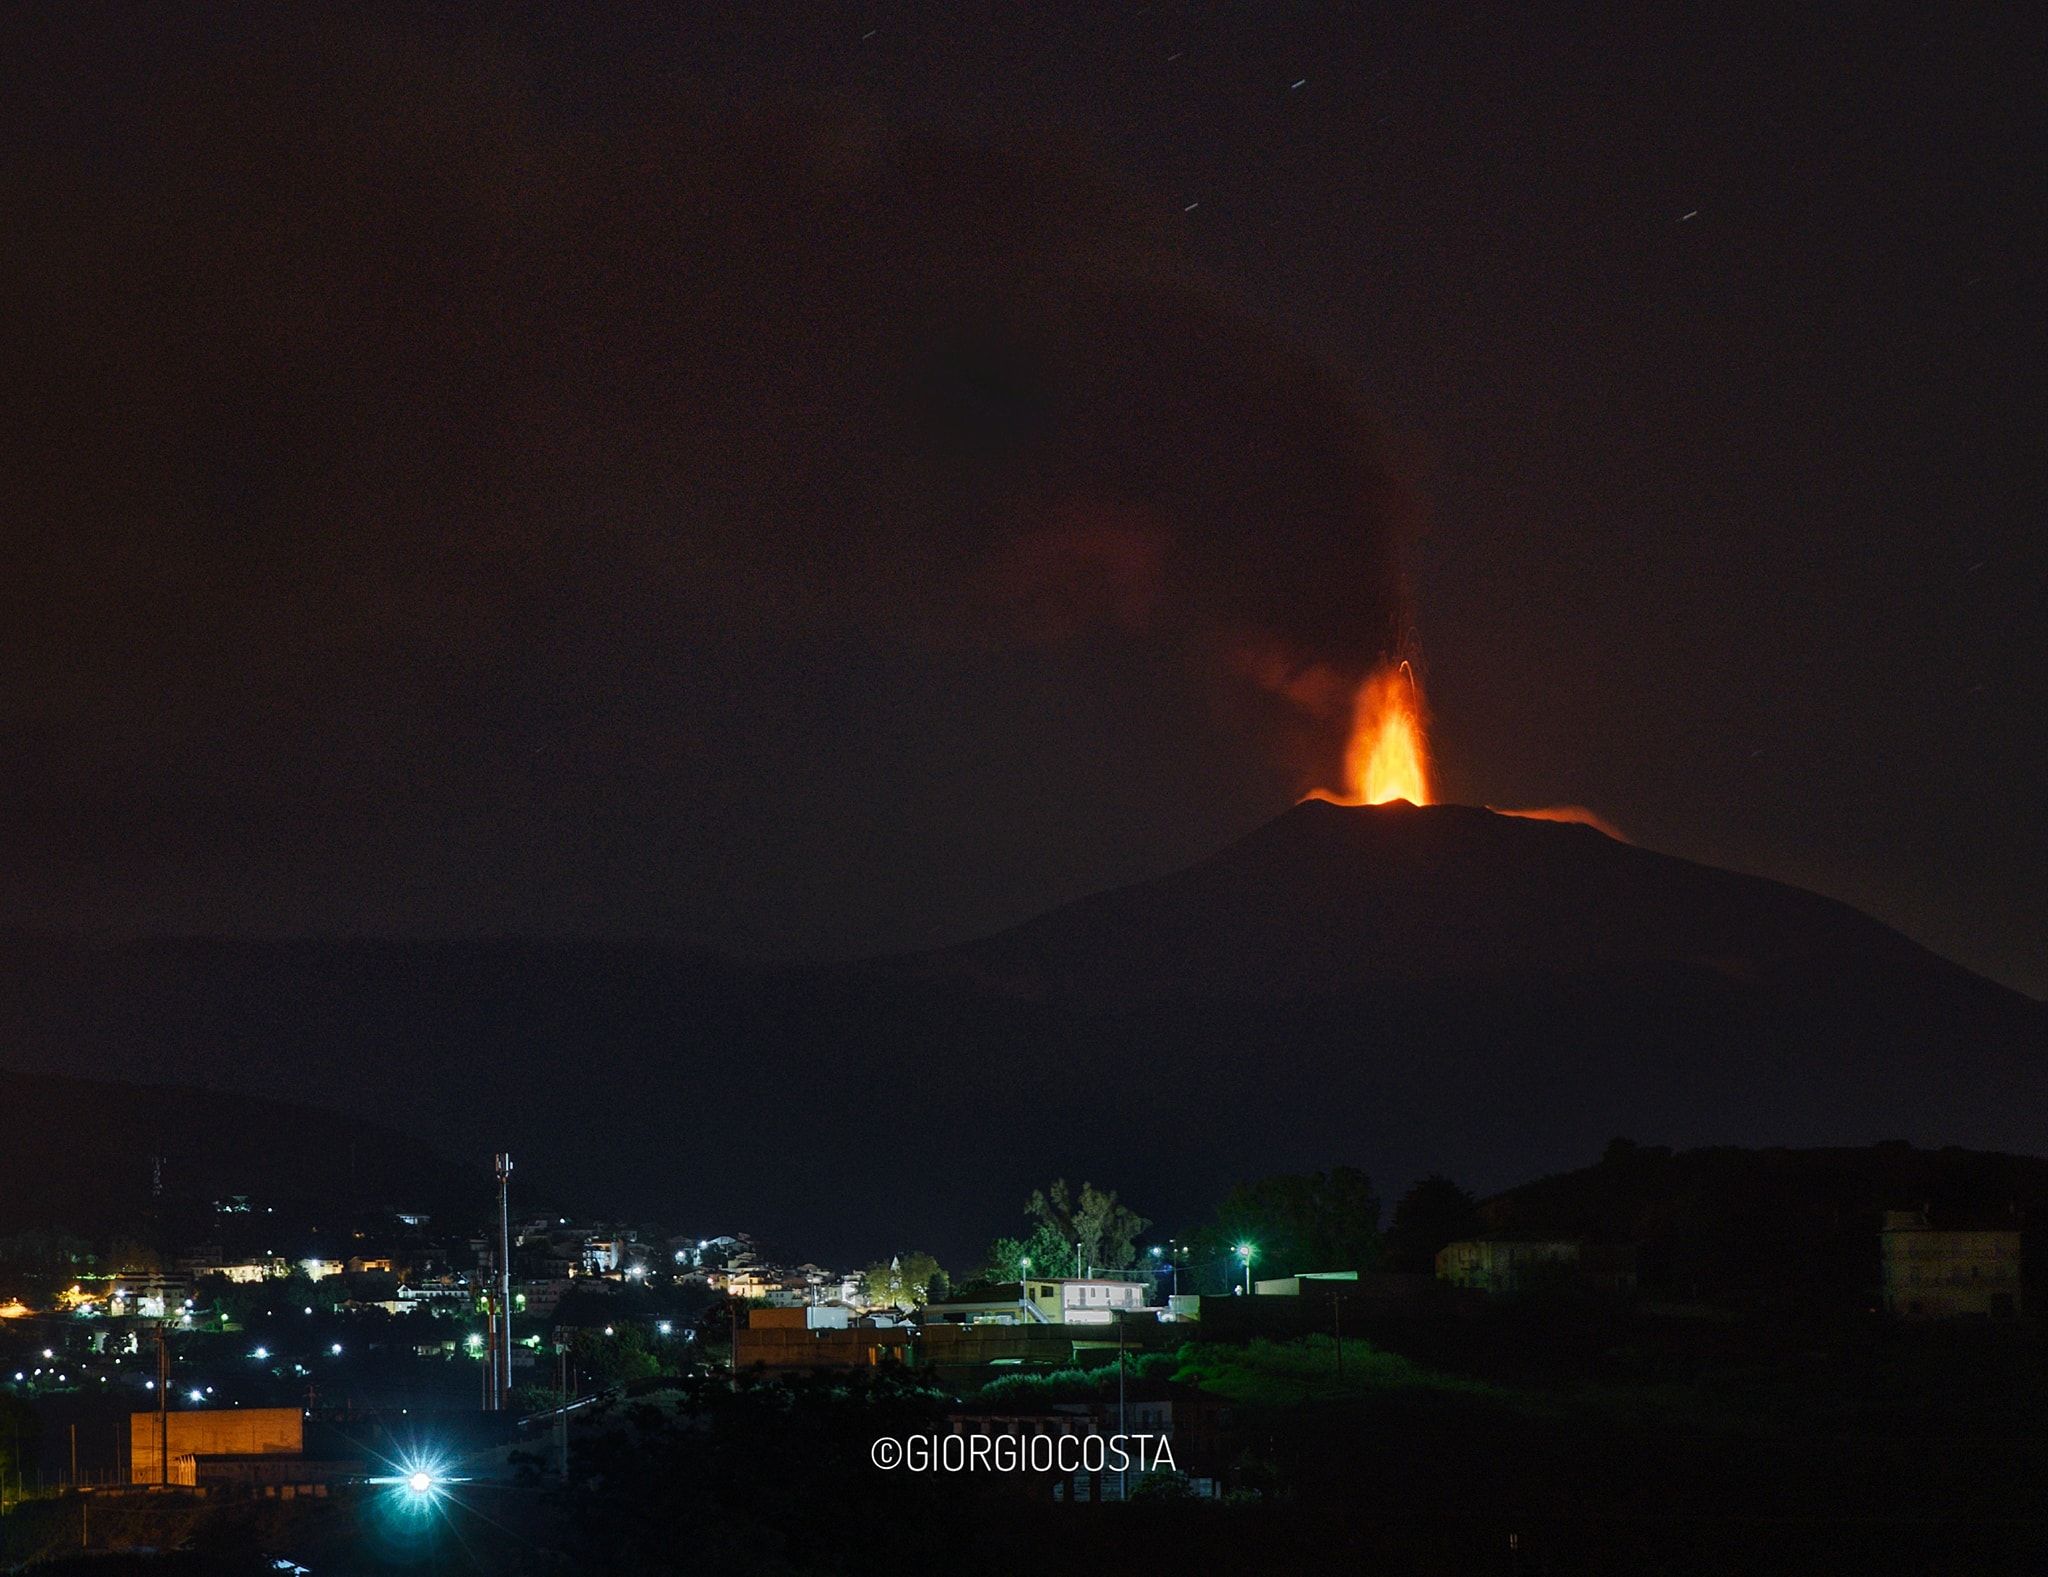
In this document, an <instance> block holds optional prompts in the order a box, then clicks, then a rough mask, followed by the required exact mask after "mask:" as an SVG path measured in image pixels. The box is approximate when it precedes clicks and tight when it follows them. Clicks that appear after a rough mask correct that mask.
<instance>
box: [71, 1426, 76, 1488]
mask: <svg viewBox="0 0 2048 1577" xmlns="http://www.w3.org/2000/svg"><path fill="white" fill-rule="evenodd" d="M71 1487H72V1488H73V1489H76V1488H78V1425H76V1424H73V1425H72V1426H71Z"/></svg>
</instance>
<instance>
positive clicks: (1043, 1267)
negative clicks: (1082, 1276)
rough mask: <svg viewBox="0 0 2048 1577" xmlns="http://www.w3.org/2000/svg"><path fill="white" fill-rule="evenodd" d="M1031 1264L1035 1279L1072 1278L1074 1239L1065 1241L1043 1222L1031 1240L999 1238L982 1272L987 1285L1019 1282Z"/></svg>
mask: <svg viewBox="0 0 2048 1577" xmlns="http://www.w3.org/2000/svg"><path fill="white" fill-rule="evenodd" d="M1027 1259H1028V1260H1030V1261H1031V1274H1033V1275H1034V1276H1069V1275H1072V1274H1073V1270H1074V1242H1073V1239H1071V1238H1067V1239H1064V1240H1063V1239H1062V1238H1061V1237H1060V1234H1059V1232H1058V1231H1057V1230H1056V1229H1055V1228H1054V1227H1052V1226H1050V1225H1048V1224H1047V1223H1045V1222H1043V1221H1041V1222H1039V1223H1038V1225H1037V1226H1035V1227H1033V1228H1032V1229H1031V1235H1030V1236H1029V1237H1021V1238H1009V1237H1005V1238H997V1239H996V1240H995V1241H994V1242H993V1243H991V1244H989V1246H988V1255H987V1258H986V1260H985V1262H984V1263H983V1265H982V1268H981V1276H982V1279H983V1280H985V1281H991V1282H1005V1281H1015V1280H1016V1279H1017V1278H1018V1274H1019V1272H1020V1270H1021V1268H1022V1266H1023V1263H1024V1261H1025V1260H1027Z"/></svg>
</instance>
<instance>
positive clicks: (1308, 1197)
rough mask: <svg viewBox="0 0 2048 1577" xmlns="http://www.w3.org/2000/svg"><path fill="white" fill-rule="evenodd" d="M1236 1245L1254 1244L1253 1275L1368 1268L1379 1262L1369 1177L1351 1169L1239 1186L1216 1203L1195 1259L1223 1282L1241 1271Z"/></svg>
mask: <svg viewBox="0 0 2048 1577" xmlns="http://www.w3.org/2000/svg"><path fill="white" fill-rule="evenodd" d="M1239 1243H1250V1244H1251V1245H1252V1246H1253V1249H1254V1258H1253V1270H1252V1275H1253V1277H1254V1278H1255V1279H1256V1278H1257V1277H1259V1276H1260V1275H1267V1276H1292V1275H1297V1274H1299V1273H1301V1272H1303V1271H1313V1270H1370V1269H1373V1268H1374V1267H1376V1266H1377V1265H1378V1264H1379V1262H1380V1201H1379V1196H1378V1195H1376V1194H1375V1193H1374V1192H1373V1191H1372V1179H1370V1178H1369V1177H1367V1176H1366V1175H1365V1173H1363V1172H1361V1171H1359V1170H1358V1169H1357V1168H1356V1167H1351V1166H1339V1167H1333V1168H1332V1169H1331V1170H1329V1171H1327V1172H1310V1173H1307V1174H1304V1175H1302V1176H1283V1177H1266V1178H1261V1179H1260V1180H1259V1181H1258V1182H1256V1183H1240V1184H1238V1185H1237V1187H1235V1188H1233V1189H1232V1190H1231V1191H1230V1193H1229V1194H1228V1195H1227V1196H1226V1197H1225V1198H1224V1201H1223V1203H1222V1205H1221V1206H1220V1207H1218V1209H1217V1212H1216V1219H1215V1221H1214V1223H1213V1224H1212V1225H1211V1226H1210V1227H1209V1229H1208V1230H1207V1231H1206V1232H1205V1233H1203V1235H1202V1242H1201V1245H1200V1249H1201V1253H1200V1255H1199V1261H1200V1262H1202V1263H1204V1264H1206V1265H1207V1266H1208V1267H1209V1268H1210V1269H1211V1270H1212V1271H1215V1270H1218V1269H1220V1270H1221V1271H1222V1273H1223V1279H1224V1282H1225V1284H1226V1285H1227V1284H1228V1282H1229V1277H1230V1276H1231V1275H1233V1274H1235V1273H1236V1272H1237V1271H1238V1270H1240V1269H1241V1266H1240V1265H1238V1264H1234V1263H1233V1260H1234V1258H1235V1256H1236V1249H1237V1245H1238V1244H1239ZM1205 1279H1207V1280H1210V1281H1214V1280H1215V1279H1216V1278H1215V1276H1214V1275H1211V1276H1210V1277H1207V1278H1205Z"/></svg>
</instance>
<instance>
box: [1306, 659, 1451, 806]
mask: <svg viewBox="0 0 2048 1577" xmlns="http://www.w3.org/2000/svg"><path fill="white" fill-rule="evenodd" d="M1308 798H1310V799H1321V800H1328V801H1329V802H1330V803H1331V804H1332V805H1385V804H1388V803H1389V802H1391V801H1393V800H1397V799H1404V800H1406V801H1408V803H1409V804H1411V805H1427V804H1429V803H1430V790H1429V738H1428V733H1427V730H1426V728H1425V725H1424V716H1423V708H1422V686H1421V685H1420V684H1419V683H1418V682H1417V680H1416V678H1415V670H1414V668H1412V667H1411V666H1410V665H1409V664H1408V663H1406V662H1399V663H1387V664H1383V665H1382V666H1380V667H1378V668H1376V669H1374V670H1373V671H1372V672H1371V673H1370V674H1368V675H1367V676H1366V679H1365V682H1364V683H1363V684H1361V685H1360V686H1359V687H1358V694H1357V696H1356V697H1355V698H1354V700H1353V702H1352V710H1351V740H1350V743H1348V744H1347V745H1346V746H1345V747H1344V787H1343V788H1342V789H1316V790H1314V791H1313V792H1312V793H1310V794H1309V796H1308Z"/></svg>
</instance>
